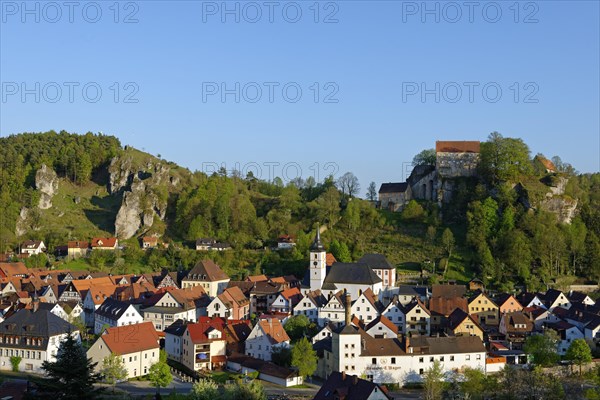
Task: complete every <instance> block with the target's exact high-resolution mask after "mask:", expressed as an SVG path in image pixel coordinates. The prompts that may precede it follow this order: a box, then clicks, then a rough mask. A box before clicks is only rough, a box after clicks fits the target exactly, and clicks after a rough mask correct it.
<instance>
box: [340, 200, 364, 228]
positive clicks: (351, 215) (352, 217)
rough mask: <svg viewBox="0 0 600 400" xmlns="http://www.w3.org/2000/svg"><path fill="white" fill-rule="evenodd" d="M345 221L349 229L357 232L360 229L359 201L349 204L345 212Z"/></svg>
mask: <svg viewBox="0 0 600 400" xmlns="http://www.w3.org/2000/svg"><path fill="white" fill-rule="evenodd" d="M343 217H344V220H345V222H346V224H347V226H348V229H350V230H352V231H356V230H357V229H358V228H360V203H359V202H358V200H352V201H350V202H348V206H347V207H346V209H345V210H344V215H343Z"/></svg>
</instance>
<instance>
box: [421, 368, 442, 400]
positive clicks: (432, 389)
mask: <svg viewBox="0 0 600 400" xmlns="http://www.w3.org/2000/svg"><path fill="white" fill-rule="evenodd" d="M423 389H424V391H425V400H441V399H442V394H443V392H444V374H443V373H442V365H441V364H440V362H439V361H438V360H435V361H434V362H433V365H432V366H431V368H429V369H428V370H427V371H425V374H424V375H423Z"/></svg>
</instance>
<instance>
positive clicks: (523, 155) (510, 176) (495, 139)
mask: <svg viewBox="0 0 600 400" xmlns="http://www.w3.org/2000/svg"><path fill="white" fill-rule="evenodd" d="M479 169H480V173H481V175H482V176H483V177H484V179H486V180H488V181H489V182H490V183H492V184H493V185H496V184H498V183H500V182H502V181H515V180H516V179H517V178H518V177H519V176H520V175H521V174H531V173H532V172H533V168H532V165H531V158H530V154H529V147H528V146H527V145H526V144H525V143H524V142H523V140H522V139H516V138H505V137H503V136H502V135H501V134H499V133H498V132H492V133H491V134H490V135H489V136H488V140H487V142H484V143H481V152H480V161H479Z"/></svg>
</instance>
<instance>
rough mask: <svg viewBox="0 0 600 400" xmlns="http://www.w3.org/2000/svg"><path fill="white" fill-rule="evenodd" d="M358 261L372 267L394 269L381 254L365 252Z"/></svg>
mask: <svg viewBox="0 0 600 400" xmlns="http://www.w3.org/2000/svg"><path fill="white" fill-rule="evenodd" d="M358 262H359V263H364V264H368V265H369V267H371V268H373V269H396V267H394V266H393V265H392V263H391V262H389V260H388V259H387V258H386V257H385V256H384V255H383V254H365V255H364V256H362V258H361V259H360V260H358Z"/></svg>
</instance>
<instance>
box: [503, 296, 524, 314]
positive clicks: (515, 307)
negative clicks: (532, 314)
mask: <svg viewBox="0 0 600 400" xmlns="http://www.w3.org/2000/svg"><path fill="white" fill-rule="evenodd" d="M496 304H497V305H498V312H499V313H500V315H502V314H507V313H515V312H520V311H523V306H522V305H521V303H519V301H518V300H517V299H516V298H515V296H513V295H512V294H507V293H501V294H499V295H498V296H496Z"/></svg>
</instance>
